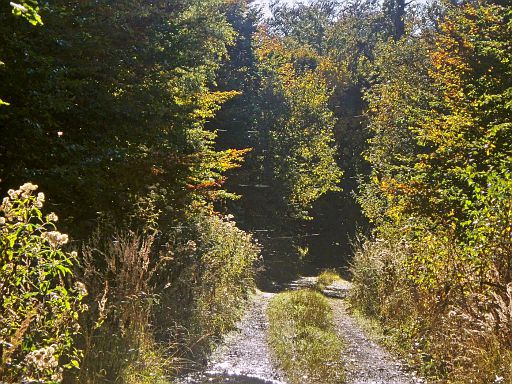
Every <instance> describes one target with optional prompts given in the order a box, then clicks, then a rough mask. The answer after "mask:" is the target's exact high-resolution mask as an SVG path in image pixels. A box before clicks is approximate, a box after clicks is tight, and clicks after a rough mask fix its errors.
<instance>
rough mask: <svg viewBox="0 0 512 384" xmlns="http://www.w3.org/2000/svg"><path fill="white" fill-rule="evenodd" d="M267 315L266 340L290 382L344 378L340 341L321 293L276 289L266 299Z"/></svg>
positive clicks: (329, 383)
mask: <svg viewBox="0 0 512 384" xmlns="http://www.w3.org/2000/svg"><path fill="white" fill-rule="evenodd" d="M268 316H269V321H270V326H269V342H270V345H271V347H272V349H273V353H274V356H275V358H276V359H277V361H278V362H279V365H280V366H281V368H282V369H283V371H284V372H285V374H286V376H287V378H288V379H289V382H290V383H292V384H302V383H311V384H314V383H318V384H336V383H344V382H345V374H344V364H343V361H342V349H343V344H342V341H341V340H340V339H339V337H338V336H337V335H336V333H335V330H334V326H333V322H332V309H331V307H330V305H329V302H328V301H327V299H326V298H325V297H324V296H322V294H320V293H318V292H315V291H312V290H306V289H304V290H300V291H291V292H283V293H280V294H278V295H276V296H275V297H274V298H273V299H272V301H271V302H270V304H269V308H268Z"/></svg>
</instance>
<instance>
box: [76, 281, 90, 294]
mask: <svg viewBox="0 0 512 384" xmlns="http://www.w3.org/2000/svg"><path fill="white" fill-rule="evenodd" d="M73 288H75V290H76V291H77V292H78V293H79V294H80V295H82V296H87V288H86V287H85V284H84V283H82V282H80V281H77V282H75V284H74V286H73Z"/></svg>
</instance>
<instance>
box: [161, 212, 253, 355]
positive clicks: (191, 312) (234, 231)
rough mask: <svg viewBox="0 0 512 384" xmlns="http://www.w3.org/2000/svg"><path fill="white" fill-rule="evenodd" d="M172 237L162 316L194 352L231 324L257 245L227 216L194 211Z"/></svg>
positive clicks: (249, 283) (248, 285)
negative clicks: (184, 226) (187, 222)
mask: <svg viewBox="0 0 512 384" xmlns="http://www.w3.org/2000/svg"><path fill="white" fill-rule="evenodd" d="M192 220H193V225H192V226H191V227H189V228H182V229H181V230H177V231H176V232H175V233H174V234H173V235H172V237H174V239H175V240H174V242H173V244H172V246H171V247H172V248H173V249H175V250H176V251H175V253H174V260H173V264H172V269H173V271H172V277H171V283H170V292H169V294H167V295H166V297H164V298H162V299H163V301H162V308H165V310H164V311H163V312H162V313H161V316H162V317H165V318H172V319H174V321H175V322H176V324H177V325H178V327H179V328H181V329H183V330H185V329H186V332H185V333H183V332H182V335H181V337H183V338H185V339H187V340H188V341H187V343H188V344H189V346H190V351H191V352H192V354H193V355H196V357H198V356H200V355H202V354H203V353H207V352H209V351H210V348H211V346H212V345H213V344H214V343H215V342H216V341H218V340H219V338H220V337H221V336H222V335H223V334H224V333H225V332H227V331H228V330H231V329H232V328H233V327H234V325H235V323H236V322H237V321H238V319H239V318H240V316H241V314H242V313H243V309H244V304H245V302H246V300H247V299H248V297H249V293H250V292H251V291H252V290H253V289H254V275H255V263H256V261H257V260H258V258H259V246H258V245H257V244H256V243H255V242H254V240H253V239H252V236H251V235H249V234H247V233H245V232H244V231H242V230H240V229H238V228H237V227H236V225H235V222H234V221H232V219H231V218H230V217H221V216H215V215H206V214H204V213H198V214H197V215H195V216H194V217H193V218H192Z"/></svg>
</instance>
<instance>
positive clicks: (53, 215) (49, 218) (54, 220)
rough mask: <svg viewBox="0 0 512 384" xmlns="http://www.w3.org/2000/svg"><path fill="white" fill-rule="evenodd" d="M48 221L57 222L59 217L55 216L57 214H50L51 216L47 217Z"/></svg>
mask: <svg viewBox="0 0 512 384" xmlns="http://www.w3.org/2000/svg"><path fill="white" fill-rule="evenodd" d="M46 220H47V221H52V222H56V221H58V220H59V217H58V216H57V215H56V214H55V213H53V212H52V213H50V214H49V215H47V216H46Z"/></svg>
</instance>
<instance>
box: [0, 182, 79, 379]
mask: <svg viewBox="0 0 512 384" xmlns="http://www.w3.org/2000/svg"><path fill="white" fill-rule="evenodd" d="M36 190H37V185H33V184H31V183H26V184H24V185H22V186H21V187H20V188H19V189H18V190H9V192H8V194H9V197H6V198H4V199H3V201H2V205H1V206H0V314H1V316H0V340H1V341H0V351H1V352H2V360H1V364H0V379H1V380H2V381H3V382H7V383H15V382H16V383H18V382H27V381H28V382H38V383H59V382H61V380H62V374H63V372H64V370H67V369H71V368H73V367H78V366H79V359H80V351H79V350H77V349H75V348H74V347H73V337H74V336H75V335H76V334H78V332H79V330H80V327H79V324H78V316H79V314H80V313H81V312H82V311H84V310H85V309H86V307H85V306H84V305H82V303H81V301H82V299H83V297H84V296H85V295H86V294H87V292H86V290H85V286H84V285H83V284H82V283H80V282H78V281H76V280H74V279H73V273H72V268H73V266H74V265H75V264H76V258H77V254H76V252H71V253H67V252H64V251H63V250H62V246H63V245H64V244H66V243H67V242H68V236H67V235H65V234H62V233H60V232H58V231H57V228H56V226H55V222H56V221H57V216H56V215H55V214H54V213H50V214H49V215H47V216H43V214H42V212H41V209H42V208H43V204H44V200H45V197H44V194H43V193H42V192H39V193H38V194H37V195H35V191H36Z"/></svg>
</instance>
